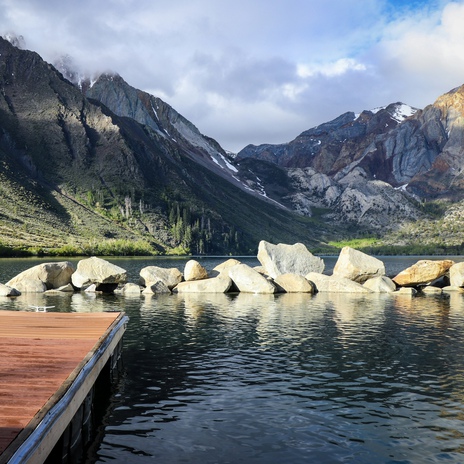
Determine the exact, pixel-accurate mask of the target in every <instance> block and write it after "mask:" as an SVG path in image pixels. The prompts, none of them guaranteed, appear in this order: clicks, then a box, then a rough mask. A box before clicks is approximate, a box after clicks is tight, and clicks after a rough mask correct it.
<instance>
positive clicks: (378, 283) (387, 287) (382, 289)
mask: <svg viewBox="0 0 464 464" xmlns="http://www.w3.org/2000/svg"><path fill="white" fill-rule="evenodd" d="M363 286H364V287H365V288H368V289H369V290H372V291H373V292H375V293H391V292H394V291H396V285H395V282H393V280H391V279H390V278H389V277H387V276H379V277H374V278H372V279H369V280H366V281H365V282H364V284H363Z"/></svg>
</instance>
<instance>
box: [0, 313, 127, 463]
mask: <svg viewBox="0 0 464 464" xmlns="http://www.w3.org/2000/svg"><path fill="white" fill-rule="evenodd" d="M119 315H120V313H56V312H47V313H44V312H22V311H2V310H0V405H1V407H0V457H1V454H2V453H3V452H4V451H5V450H6V448H7V447H8V446H9V445H10V444H11V443H12V442H13V440H15V438H16V437H17V436H18V434H19V433H20V432H21V431H22V430H23V429H24V428H26V427H27V425H28V424H29V423H30V422H31V421H32V419H33V418H34V417H35V416H36V415H37V414H38V413H39V411H41V409H42V408H43V407H44V405H45V404H46V403H47V401H49V400H50V398H51V397H52V396H53V395H55V394H56V392H57V391H58V390H59V389H60V388H62V386H63V384H64V383H65V381H66V380H67V379H68V378H69V377H70V376H71V375H72V374H73V373H75V370H76V369H77V368H78V366H79V365H80V364H81V363H82V362H83V361H84V359H85V358H86V356H88V354H89V352H91V351H92V350H93V349H94V347H95V346H96V345H98V343H99V342H100V340H101V338H102V337H103V336H104V334H105V333H106V331H107V330H108V329H109V327H110V326H111V325H112V324H113V323H114V321H115V320H116V319H117V318H118V317H119Z"/></svg>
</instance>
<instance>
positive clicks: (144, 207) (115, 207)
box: [0, 39, 337, 253]
mask: <svg viewBox="0 0 464 464" xmlns="http://www.w3.org/2000/svg"><path fill="white" fill-rule="evenodd" d="M22 48H24V47H22ZM67 76H68V77H69V78H70V79H71V80H69V79H67V78H65V77H64V75H63V74H62V73H61V72H59V71H58V70H57V69H56V68H55V67H54V66H52V65H51V64H49V63H46V62H45V61H43V60H42V58H41V57H40V56H39V55H38V54H36V53H34V52H31V51H28V50H24V49H19V48H17V47H15V46H13V45H12V44H11V43H10V42H9V41H8V40H4V39H0V88H1V94H0V178H1V180H2V182H1V184H0V193H1V196H0V245H1V244H3V246H13V247H27V246H28V247H35V249H36V250H40V249H43V250H45V251H46V250H47V249H50V248H59V249H63V247H65V248H66V247H68V248H70V249H72V250H75V249H82V250H84V251H86V252H95V250H97V251H98V250H101V249H102V248H101V245H102V244H103V243H105V242H110V241H111V240H119V241H125V242H131V243H135V242H142V243H143V244H146V245H147V246H150V247H153V249H155V250H157V251H158V252H161V253H165V252H172V251H174V252H176V251H177V252H179V251H190V252H193V253H230V252H233V253H251V252H254V251H255V248H256V247H257V244H258V242H259V240H261V239H266V240H269V241H273V242H278V241H284V242H293V241H302V242H305V243H307V244H308V245H310V246H312V247H321V246H322V247H323V246H325V245H324V242H325V241H326V240H328V239H329V238H331V237H334V236H336V230H337V228H335V229H334V228H328V227H327V226H325V225H324V224H322V223H318V222H316V221H313V220H309V219H308V218H304V217H301V216H299V215H297V214H295V213H293V212H291V211H289V210H288V209H287V208H285V207H284V206H282V205H279V204H277V203H276V202H275V201H272V200H270V199H268V198H266V197H265V196H264V195H262V192H261V191H259V190H253V189H250V187H249V186H248V184H247V183H243V182H241V181H240V180H239V179H238V178H237V177H236V174H237V168H236V167H235V166H233V164H232V163H231V161H230V159H228V155H227V154H226V153H225V152H224V150H223V149H222V148H221V147H220V146H219V144H218V143H217V142H216V141H214V140H213V139H211V138H209V137H206V136H204V135H202V134H201V133H200V132H199V131H198V129H197V128H196V127H195V126H194V125H193V124H192V123H190V122H189V121H187V120H186V119H185V118H183V117H182V116H181V115H180V114H179V113H177V112H176V111H175V110H174V109H173V108H171V107H170V106H169V105H167V104H166V103H164V102H163V101H162V100H160V99H159V98H156V97H153V96H151V95H149V94H147V93H144V92H141V91H139V90H137V89H134V88H132V87H131V86H129V85H128V84H127V83H126V82H125V81H124V80H123V79H122V78H121V77H120V76H118V75H116V74H114V75H109V74H105V75H102V76H99V77H98V79H96V80H95V81H92V82H90V81H85V80H81V79H79V82H73V80H75V78H76V77H77V74H75V75H74V76H73V75H71V74H68V75H67ZM89 250H90V251H89Z"/></svg>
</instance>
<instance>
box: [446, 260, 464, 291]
mask: <svg viewBox="0 0 464 464" xmlns="http://www.w3.org/2000/svg"><path fill="white" fill-rule="evenodd" d="M449 278H450V285H451V286H452V287H464V262H462V263H456V264H453V265H452V266H451V267H450V269H449Z"/></svg>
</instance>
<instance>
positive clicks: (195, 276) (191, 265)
mask: <svg viewBox="0 0 464 464" xmlns="http://www.w3.org/2000/svg"><path fill="white" fill-rule="evenodd" d="M207 278H208V271H207V270H206V269H205V268H204V267H203V266H202V265H201V264H200V263H199V262H198V261H196V260H194V259H190V260H189V261H187V262H186V263H185V267H184V280H202V279H207Z"/></svg>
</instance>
